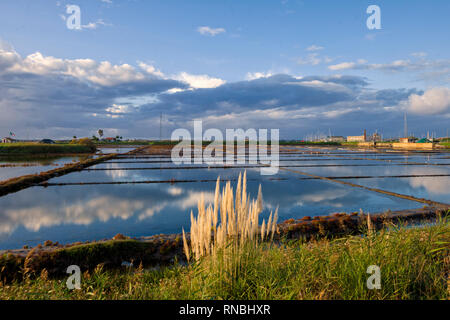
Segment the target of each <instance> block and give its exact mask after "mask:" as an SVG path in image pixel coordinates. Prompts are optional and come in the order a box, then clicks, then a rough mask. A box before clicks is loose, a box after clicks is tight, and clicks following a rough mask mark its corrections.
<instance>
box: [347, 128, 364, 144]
mask: <svg viewBox="0 0 450 320" xmlns="http://www.w3.org/2000/svg"><path fill="white" fill-rule="evenodd" d="M366 141H367V134H366V130H364V135H362V136H348V137H347V142H366Z"/></svg>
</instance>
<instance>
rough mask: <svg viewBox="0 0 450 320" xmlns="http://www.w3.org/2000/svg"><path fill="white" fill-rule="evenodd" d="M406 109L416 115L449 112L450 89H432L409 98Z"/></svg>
mask: <svg viewBox="0 0 450 320" xmlns="http://www.w3.org/2000/svg"><path fill="white" fill-rule="evenodd" d="M407 108H408V109H409V110H410V111H411V112H413V113H418V114H445V113H447V112H450V89H449V88H433V89H429V90H427V91H425V93H424V94H423V95H421V96H420V95H417V94H412V95H410V96H409V99H408V102H407Z"/></svg>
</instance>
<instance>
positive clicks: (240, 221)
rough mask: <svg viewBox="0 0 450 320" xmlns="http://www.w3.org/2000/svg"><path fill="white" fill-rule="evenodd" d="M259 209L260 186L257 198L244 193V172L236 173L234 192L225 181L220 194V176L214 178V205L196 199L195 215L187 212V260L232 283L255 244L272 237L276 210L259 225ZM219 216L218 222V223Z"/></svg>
mask: <svg viewBox="0 0 450 320" xmlns="http://www.w3.org/2000/svg"><path fill="white" fill-rule="evenodd" d="M262 210H263V199H262V191H261V186H259V191H258V197H257V199H251V198H250V195H249V194H247V172H244V175H243V176H242V175H241V174H239V178H238V182H237V186H236V194H235V196H233V188H232V187H231V184H230V182H227V183H226V185H225V187H224V188H223V189H222V192H221V193H220V177H219V178H218V179H217V183H216V191H215V196H214V205H212V204H210V205H209V206H208V207H205V203H204V198H203V196H201V198H200V200H199V201H198V214H197V217H194V215H193V212H192V211H191V230H190V241H189V242H188V241H187V238H186V234H185V232H184V230H183V245H184V252H185V254H186V257H187V259H188V261H190V260H191V257H192V259H193V260H195V261H197V262H200V261H201V260H202V258H204V257H209V258H208V259H206V260H205V261H203V262H202V263H203V264H202V266H203V267H205V268H207V269H208V272H209V273H210V274H215V275H216V277H217V279H218V280H220V281H223V282H225V283H232V284H233V283H236V282H237V280H238V279H239V278H241V277H242V276H243V275H244V274H245V271H246V268H247V266H248V263H249V262H250V261H252V259H253V258H252V256H253V254H254V252H255V250H256V249H257V247H258V246H259V244H260V243H261V242H262V241H264V240H265V239H267V238H269V237H270V238H271V239H272V238H273V235H274V233H275V231H276V225H277V219H278V209H277V210H276V211H275V214H273V212H271V213H270V216H269V219H268V220H267V223H266V221H265V220H264V219H263V221H262V225H261V226H260V225H259V214H260V213H261V212H262ZM219 217H220V224H219Z"/></svg>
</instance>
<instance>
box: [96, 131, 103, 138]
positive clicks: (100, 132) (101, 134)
mask: <svg viewBox="0 0 450 320" xmlns="http://www.w3.org/2000/svg"><path fill="white" fill-rule="evenodd" d="M97 132H98V135H99V136H100V139H101V138H102V137H103V130H102V129H98V131H97Z"/></svg>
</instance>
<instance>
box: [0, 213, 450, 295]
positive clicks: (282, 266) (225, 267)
mask: <svg viewBox="0 0 450 320" xmlns="http://www.w3.org/2000/svg"><path fill="white" fill-rule="evenodd" d="M448 214H449V212H447V213H446V214H445V215H439V216H438V217H437V219H436V221H435V222H434V223H432V224H426V225H422V226H420V227H408V226H407V224H406V223H405V222H399V221H400V220H399V221H397V223H394V222H393V221H387V220H386V221H383V222H382V223H381V224H380V220H378V219H379V217H376V216H368V215H364V214H362V215H361V214H359V215H358V216H359V218H358V220H359V221H360V224H359V227H358V228H359V232H357V233H355V234H347V235H345V236H344V235H340V236H338V235H337V236H319V235H320V233H317V234H316V235H317V236H314V237H311V238H310V239H306V238H298V237H297V238H295V237H294V238H289V237H286V236H285V237H281V236H280V233H279V230H280V226H281V225H278V227H277V229H278V231H277V232H276V236H275V238H274V240H269V241H265V242H262V241H258V240H257V241H256V242H255V240H252V241H243V242H242V243H241V244H239V243H240V241H239V239H240V238H235V239H236V241H233V238H229V239H231V240H230V243H229V244H228V245H227V246H226V247H224V246H222V247H220V246H219V247H217V248H216V249H217V250H215V251H214V253H212V251H209V253H208V254H207V253H206V251H203V254H201V255H199V257H198V259H195V261H192V262H190V263H186V259H185V257H186V256H185V254H186V246H187V247H188V248H189V246H190V244H191V241H190V236H189V234H187V235H186V236H187V239H186V240H185V241H186V242H185V243H184V244H183V240H182V239H181V237H180V236H179V235H177V236H176V237H175V238H172V239H171V240H169V239H167V238H164V237H163V236H156V237H152V238H153V240H152V241H147V242H145V241H136V240H133V239H128V238H127V237H124V236H123V235H117V236H116V237H115V239H114V240H109V241H105V242H101V243H91V244H79V245H77V244H75V245H73V246H69V247H66V248H63V249H56V250H54V251H52V250H51V248H52V247H54V246H56V247H57V246H58V244H54V243H51V242H47V243H46V244H45V246H44V247H41V248H40V249H39V248H35V249H32V250H31V251H29V252H28V254H27V255H26V256H23V255H22V256H14V255H13V254H11V253H8V254H4V255H3V256H1V258H0V261H1V263H0V270H1V273H0V274H1V281H0V299H201V300H204V299H244V300H245V299H249V300H251V299H288V300H289V299H449V298H450V291H449V290H450V289H449V286H448V279H449V275H450V222H449V216H448ZM341 217H343V215H341ZM314 221H318V222H319V223H322V224H323V221H324V217H318V219H313V220H312V222H314ZM303 222H305V221H303ZM285 223H286V222H285ZM288 224H291V223H288ZM323 225H325V224H323ZM191 231H192V230H191ZM259 235H260V233H259ZM253 239H259V237H256V238H253ZM187 243H189V245H186V244H187ZM197 243H198V242H197ZM233 243H234V244H233ZM230 247H231V248H239V250H234V251H229V250H224V248H230ZM188 250H189V249H188ZM198 250H200V249H197V252H199V251H198ZM174 251H176V252H177V255H178V256H179V257H184V259H183V258H178V256H177V257H175V258H174V257H173V255H172V258H170V253H171V252H172V253H173V252H174ZM191 252H192V251H191ZM191 254H192V253H191ZM133 257H134V258H135V260H133ZM100 261H102V262H100ZM163 261H164V262H165V263H164V264H161V262H163ZM155 263H158V264H155ZM72 264H78V265H79V266H80V268H81V270H82V272H83V274H82V279H81V290H74V291H70V290H68V289H67V287H66V280H67V275H66V274H65V269H66V268H67V266H69V265H72ZM371 265H377V266H379V267H380V269H381V289H380V290H368V289H367V287H366V280H367V278H368V277H369V276H370V275H369V274H367V268H368V266H371ZM113 266H114V267H113Z"/></svg>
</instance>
